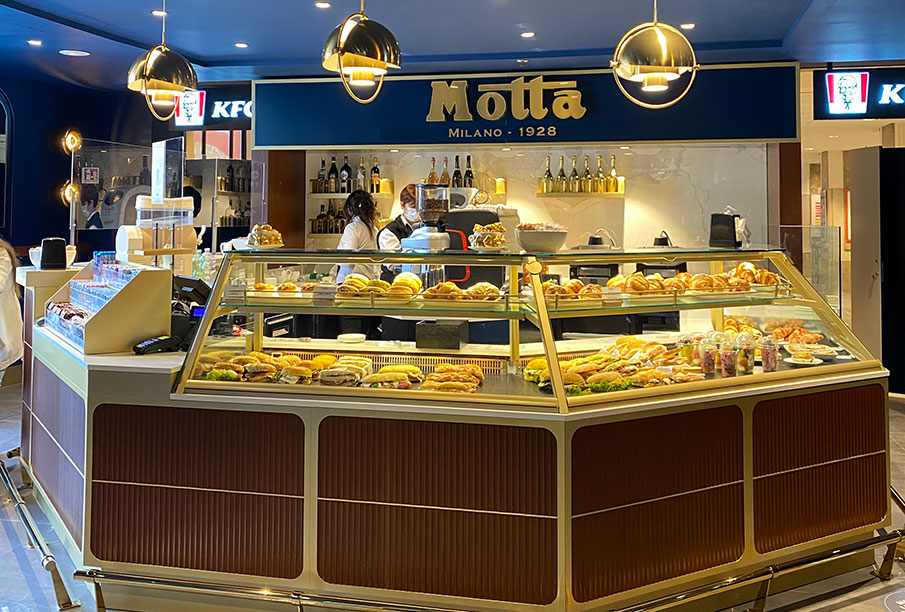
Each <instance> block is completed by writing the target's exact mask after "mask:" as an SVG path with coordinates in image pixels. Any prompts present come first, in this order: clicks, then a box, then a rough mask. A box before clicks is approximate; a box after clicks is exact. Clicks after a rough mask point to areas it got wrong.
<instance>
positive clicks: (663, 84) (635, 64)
mask: <svg viewBox="0 0 905 612" xmlns="http://www.w3.org/2000/svg"><path fill="white" fill-rule="evenodd" d="M610 66H611V67H612V68H613V76H614V77H615V78H616V85H618V86H619V90H620V91H622V93H623V94H625V96H626V97H627V98H628V99H629V100H631V101H632V102H634V103H635V104H637V105H638V106H643V107H644V108H652V109H660V108H667V107H669V106H672V105H673V104H675V103H676V102H678V101H679V100H681V99H682V98H684V97H685V95H686V94H687V93H688V91H689V90H690V89H691V85H692V83H694V78H695V75H696V74H697V71H698V68H700V66H698V62H697V58H696V57H695V54H694V49H693V48H692V46H691V43H690V42H688V39H687V38H685V36H684V35H683V34H682V32H680V31H679V30H677V29H676V28H674V27H673V26H671V25H669V24H666V23H662V22H660V21H659V20H658V19H657V0H654V20H653V21H650V22H648V23H642V24H641V25H638V26H635V27H634V28H632V29H631V30H629V31H628V32H627V33H626V35H625V36H623V37H622V40H620V41H619V45H618V46H617V47H616V53H615V55H614V56H613V59H612V61H611V62H610ZM689 72H690V73H691V78H690V79H688V83H687V84H686V85H685V88H684V89H683V90H682V92H681V93H680V94H679V95H677V96H676V95H674V96H672V97H671V98H670V99H669V100H667V101H665V102H661V103H656V104H655V103H651V102H648V101H645V100H640V99H638V98H636V97H635V96H633V95H632V94H631V92H629V91H628V90H627V89H626V87H625V85H624V84H623V83H622V80H623V79H624V80H626V81H631V82H633V83H641V91H643V92H645V93H660V92H666V91H668V90H669V89H670V85H671V83H672V82H673V81H676V80H677V79H679V78H681V77H682V76H684V75H686V74H688V73H689Z"/></svg>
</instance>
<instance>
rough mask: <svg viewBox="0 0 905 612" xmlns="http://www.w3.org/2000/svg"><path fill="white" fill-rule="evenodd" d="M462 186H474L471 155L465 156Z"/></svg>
mask: <svg viewBox="0 0 905 612" xmlns="http://www.w3.org/2000/svg"><path fill="white" fill-rule="evenodd" d="M462 186H463V187H474V173H473V172H472V171H471V155H466V156H465V177H464V178H463V179H462Z"/></svg>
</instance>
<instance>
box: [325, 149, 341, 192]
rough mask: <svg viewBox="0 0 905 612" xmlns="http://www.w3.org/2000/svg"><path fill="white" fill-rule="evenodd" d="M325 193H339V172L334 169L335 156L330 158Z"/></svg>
mask: <svg viewBox="0 0 905 612" xmlns="http://www.w3.org/2000/svg"><path fill="white" fill-rule="evenodd" d="M327 193H339V170H337V169H336V156H335V155H334V156H332V157H331V158H330V172H328V173H327Z"/></svg>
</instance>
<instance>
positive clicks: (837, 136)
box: [830, 136, 839, 138]
mask: <svg viewBox="0 0 905 612" xmlns="http://www.w3.org/2000/svg"><path fill="white" fill-rule="evenodd" d="M830 138H839V137H838V136H830Z"/></svg>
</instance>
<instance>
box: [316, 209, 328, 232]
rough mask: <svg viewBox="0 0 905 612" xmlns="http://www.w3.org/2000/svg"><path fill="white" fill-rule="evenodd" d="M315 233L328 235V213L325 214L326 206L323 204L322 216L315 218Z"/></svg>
mask: <svg viewBox="0 0 905 612" xmlns="http://www.w3.org/2000/svg"><path fill="white" fill-rule="evenodd" d="M314 233H315V234H326V233H327V213H326V212H324V205H323V204H321V214H319V215H318V216H317V217H315V218H314Z"/></svg>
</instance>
